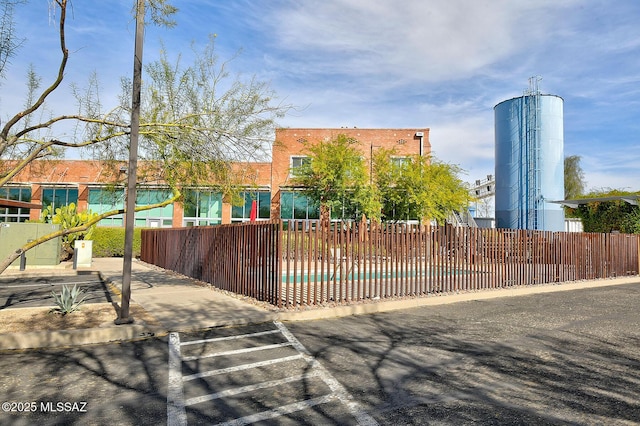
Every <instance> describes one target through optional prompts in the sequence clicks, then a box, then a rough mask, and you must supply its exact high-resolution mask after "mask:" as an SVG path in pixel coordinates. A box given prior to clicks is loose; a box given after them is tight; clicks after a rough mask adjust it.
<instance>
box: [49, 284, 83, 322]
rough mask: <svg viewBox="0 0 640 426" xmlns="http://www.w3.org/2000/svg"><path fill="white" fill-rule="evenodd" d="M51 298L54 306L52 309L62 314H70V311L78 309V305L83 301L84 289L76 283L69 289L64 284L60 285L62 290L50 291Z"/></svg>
mask: <svg viewBox="0 0 640 426" xmlns="http://www.w3.org/2000/svg"><path fill="white" fill-rule="evenodd" d="M51 294H52V295H53V300H54V302H55V304H56V307H55V308H53V309H52V311H55V312H58V313H61V314H62V315H66V314H70V313H71V312H74V311H78V310H80V306H82V304H83V303H84V299H85V298H86V297H87V295H86V294H84V290H82V289H81V288H79V287H78V285H77V284H75V285H74V286H73V288H72V289H71V290H69V287H67V286H66V285H63V286H62V291H61V292H60V293H59V294H58V293H56V292H55V291H52V292H51Z"/></svg>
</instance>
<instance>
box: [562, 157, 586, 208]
mask: <svg viewBox="0 0 640 426" xmlns="http://www.w3.org/2000/svg"><path fill="white" fill-rule="evenodd" d="M580 158H581V157H580V156H579V155H570V156H568V157H565V158H564V198H565V200H571V199H575V198H579V197H580V196H582V194H584V190H585V183H584V171H582V167H581V166H580Z"/></svg>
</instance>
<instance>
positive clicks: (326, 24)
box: [0, 0, 640, 190]
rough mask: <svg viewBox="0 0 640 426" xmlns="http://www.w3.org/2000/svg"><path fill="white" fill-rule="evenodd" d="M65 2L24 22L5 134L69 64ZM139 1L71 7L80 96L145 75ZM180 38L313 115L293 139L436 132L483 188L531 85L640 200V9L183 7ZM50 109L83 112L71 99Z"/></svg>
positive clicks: (573, 140) (589, 2)
mask: <svg viewBox="0 0 640 426" xmlns="http://www.w3.org/2000/svg"><path fill="white" fill-rule="evenodd" d="M49 3H50V2H49V1H46V0H30V2H29V4H28V5H27V6H26V7H21V8H19V9H18V10H17V16H16V18H17V20H18V24H19V29H20V30H21V31H22V33H23V35H24V36H25V37H26V41H25V44H24V46H23V48H22V50H21V52H20V54H19V56H18V57H16V58H14V60H13V63H12V67H11V68H10V69H9V71H8V74H7V79H6V80H5V81H4V82H3V83H2V86H0V117H1V118H2V120H3V121H5V119H6V117H7V115H8V114H9V113H10V112H15V105H16V104H17V105H21V104H22V103H23V100H24V89H23V82H24V75H25V72H26V69H27V65H28V64H29V63H32V64H33V65H34V66H35V68H36V71H37V72H38V73H40V74H41V76H42V77H43V83H44V82H47V81H49V80H50V79H51V78H53V75H54V72H55V70H56V67H57V64H58V60H59V55H58V51H57V50H56V49H57V44H56V43H57V38H56V26H55V20H54V19H52V18H51V16H50V15H51V9H50V7H49ZM132 4H133V0H112V1H104V2H103V1H100V2H93V1H91V2H90V1H87V0H74V1H73V2H71V8H70V10H69V19H68V22H67V31H68V40H67V43H68V46H69V49H70V51H71V59H70V63H69V67H68V73H67V84H68V83H69V82H72V81H73V82H75V83H77V84H79V85H80V86H82V85H83V84H84V83H85V82H86V80H87V76H88V75H89V74H90V73H91V72H93V71H96V72H97V73H98V76H99V78H100V81H101V86H102V90H103V94H102V101H103V104H104V105H105V106H107V107H108V106H109V104H110V103H115V100H114V99H115V96H116V95H117V94H118V93H119V81H120V77H121V76H130V75H131V72H132V60H131V56H132V51H133V37H134V31H135V22H134V21H133V19H132V17H131V7H132ZM174 4H175V5H176V6H177V7H178V8H180V12H179V14H178V15H177V17H176V20H177V23H178V25H177V27H176V28H174V29H164V28H153V27H150V28H148V30H147V34H146V44H145V52H144V59H145V61H152V60H153V59H155V58H157V57H158V52H159V45H160V40H162V41H163V42H164V44H165V46H166V48H167V50H168V51H169V52H171V53H172V54H177V53H178V52H182V53H183V54H184V55H185V59H186V60H188V57H189V52H190V49H191V47H190V43H191V42H192V41H193V42H195V43H196V44H197V45H204V44H205V43H206V41H207V38H208V35H209V34H216V35H217V37H216V50H217V51H218V54H219V56H220V58H221V59H229V58H231V57H232V56H234V55H235V54H236V53H237V52H238V51H239V50H240V49H241V50H242V51H241V54H240V55H239V56H238V57H237V58H236V59H234V60H233V61H232V63H231V69H232V71H233V72H234V73H240V74H241V75H242V76H244V77H246V78H249V77H251V76H253V75H255V76H256V77H257V78H258V79H260V80H264V81H268V82H270V85H271V87H272V89H273V90H274V91H275V92H276V93H277V95H278V96H279V98H280V100H282V101H284V102H285V103H290V104H293V105H296V106H297V107H298V108H297V109H296V110H295V111H293V112H292V113H291V114H289V115H288V116H287V117H285V118H283V119H281V120H280V122H279V125H280V126H282V127H343V126H345V127H354V126H355V127H360V128H369V127H371V128H387V127H398V128H403V127H410V128H419V127H429V128H430V129H431V138H430V139H431V144H432V149H433V153H434V155H435V156H436V157H437V158H439V159H441V160H443V161H446V162H450V163H454V164H457V165H459V166H461V167H462V168H463V169H465V170H466V171H467V174H466V176H465V179H467V180H469V181H474V180H475V179H480V178H483V177H485V176H486V175H487V174H492V173H493V171H494V131H493V125H494V124H493V107H494V106H495V105H496V104H497V103H499V102H501V101H503V100H506V99H509V98H511V97H514V96H519V95H521V94H522V93H523V91H524V90H526V89H527V87H528V80H529V77H532V76H536V75H538V76H541V77H542V80H541V81H540V89H541V91H542V92H543V93H551V94H555V95H558V96H561V97H562V98H563V99H564V117H565V122H564V127H565V146H564V151H565V155H580V156H581V157H582V163H581V164H582V168H583V169H584V172H585V178H586V181H587V187H588V188H618V189H627V190H640V168H639V167H638V166H639V164H640V162H639V160H640V26H639V25H638V21H639V20H640V2H638V1H637V0H615V1H611V0H562V1H557V0H536V1H527V0H446V1H445V0H432V1H427V0H403V1H397V0H375V1H366V0H324V1H322V2H318V1H316V0H268V1H264V0H223V1H212V0H183V1H174ZM67 87H68V85H67V86H65V92H64V93H61V94H57V95H56V96H55V97H54V98H53V99H52V102H51V104H50V107H51V109H52V110H53V111H54V112H56V113H68V112H70V110H71V112H73V110H74V108H75V106H74V104H73V100H72V98H71V97H70V96H69V95H68V92H67V91H66V88H67Z"/></svg>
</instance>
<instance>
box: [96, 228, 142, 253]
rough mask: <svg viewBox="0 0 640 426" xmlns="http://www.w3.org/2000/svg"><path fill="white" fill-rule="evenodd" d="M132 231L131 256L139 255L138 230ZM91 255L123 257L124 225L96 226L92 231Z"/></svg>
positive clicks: (139, 229)
mask: <svg viewBox="0 0 640 426" xmlns="http://www.w3.org/2000/svg"><path fill="white" fill-rule="evenodd" d="M141 230H142V229H141V228H134V231H133V256H134V257H140V245H141V239H140V231H141ZM91 239H92V240H93V257H123V256H124V227H113V228H111V227H104V226H98V227H96V229H94V231H93V235H92V238H91Z"/></svg>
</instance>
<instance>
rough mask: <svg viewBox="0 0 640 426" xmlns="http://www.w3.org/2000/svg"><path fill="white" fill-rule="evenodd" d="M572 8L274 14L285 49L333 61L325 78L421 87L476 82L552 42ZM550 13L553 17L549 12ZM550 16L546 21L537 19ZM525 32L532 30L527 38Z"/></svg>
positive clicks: (460, 6) (415, 5)
mask: <svg viewBox="0 0 640 426" xmlns="http://www.w3.org/2000/svg"><path fill="white" fill-rule="evenodd" d="M569 4H570V2H562V3H557V2H552V1H537V2H534V3H530V2H513V1H510V0H499V1H466V0H450V1H447V2H424V1H419V0H413V1H402V2H397V1H395V0H383V1H380V0H379V1H375V2H362V1H354V0H327V1H324V2H313V6H310V5H309V3H308V2H302V3H296V4H295V5H294V4H292V3H288V4H287V5H286V7H285V8H282V9H279V10H277V11H273V13H274V15H275V14H277V19H274V18H276V17H275V16H274V15H271V19H268V20H266V22H272V23H273V25H272V26H271V27H270V31H272V32H274V34H275V37H276V39H277V41H278V43H279V44H280V47H281V48H283V49H285V50H287V51H290V52H293V53H295V54H296V55H300V56H299V58H300V59H304V58H305V56H306V55H305V52H312V53H310V54H309V57H310V58H313V57H314V56H315V55H320V54H323V55H327V56H330V58H327V59H328V60H327V61H326V62H325V63H324V64H322V63H318V62H315V64H316V65H319V66H320V67H321V70H319V71H321V72H327V71H328V72H332V70H336V69H337V70H339V71H341V72H347V73H350V74H354V75H359V74H365V75H366V74H391V75H394V76H396V77H398V76H399V77H400V78H402V79H410V80H414V81H440V80H450V79H455V78H461V77H467V76H470V75H473V73H474V72H476V71H477V70H479V69H481V68H483V67H485V66H487V65H491V64H494V63H496V62H497V61H500V60H503V59H505V58H507V57H508V55H510V54H512V53H513V52H514V51H515V50H517V49H520V46H521V44H522V43H523V42H524V41H525V40H526V41H527V42H529V43H531V42H533V43H535V42H537V41H538V40H542V39H543V38H544V37H545V34H546V33H547V31H548V30H549V29H550V28H551V27H552V26H553V25H554V24H555V23H556V22H555V21H556V19H554V17H555V18H557V17H558V15H557V14H554V13H551V12H553V11H557V10H561V9H564V8H566V7H567V6H568V5H569ZM547 12H549V13H547ZM540 15H545V18H546V19H536V18H537V17H539V16H540ZM523 27H526V31H523Z"/></svg>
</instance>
